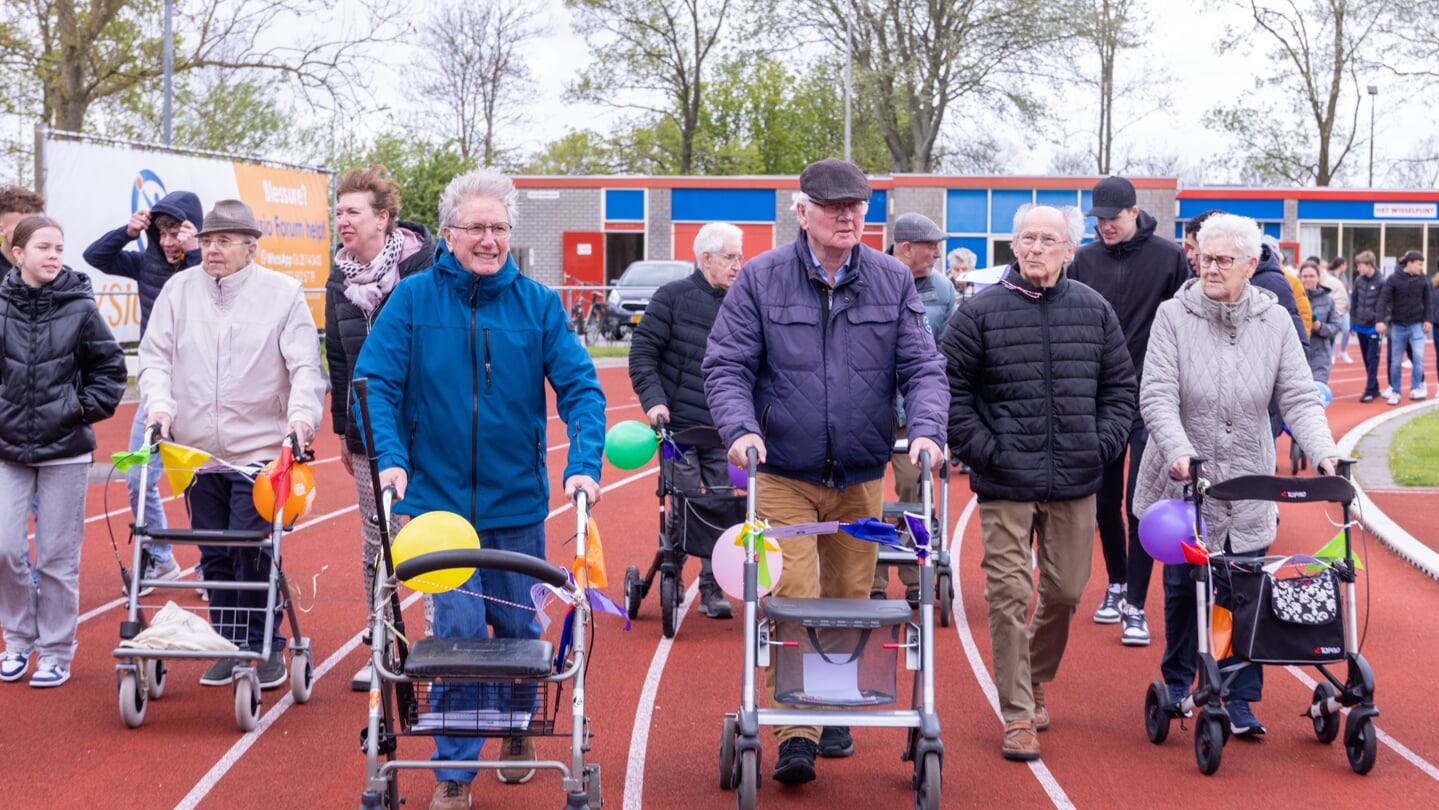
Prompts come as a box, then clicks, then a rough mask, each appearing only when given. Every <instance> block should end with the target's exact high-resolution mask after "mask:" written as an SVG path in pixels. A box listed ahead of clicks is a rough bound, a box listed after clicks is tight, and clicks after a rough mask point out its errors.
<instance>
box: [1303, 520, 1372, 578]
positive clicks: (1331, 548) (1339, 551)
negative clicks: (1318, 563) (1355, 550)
mask: <svg viewBox="0 0 1439 810" xmlns="http://www.w3.org/2000/svg"><path fill="white" fill-rule="evenodd" d="M1314 556H1315V557H1318V558H1319V559H1321V560H1342V559H1344V530H1343V529H1340V530H1339V533H1338V534H1336V535H1334V539H1333V540H1330V541H1329V542H1328V543H1325V544H1324V547H1323V548H1321V549H1319V550H1318V551H1316V552H1314ZM1354 570H1356V571H1363V570H1364V563H1363V561H1361V560H1360V559H1359V558H1358V557H1355V558H1354Z"/></svg>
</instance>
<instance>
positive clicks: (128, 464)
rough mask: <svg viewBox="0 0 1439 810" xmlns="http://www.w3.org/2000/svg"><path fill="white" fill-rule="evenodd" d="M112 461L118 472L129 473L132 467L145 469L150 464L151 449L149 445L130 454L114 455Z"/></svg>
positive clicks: (111, 456) (111, 457)
mask: <svg viewBox="0 0 1439 810" xmlns="http://www.w3.org/2000/svg"><path fill="white" fill-rule="evenodd" d="M110 461H111V462H112V463H114V465H115V469H116V470H118V471H120V472H129V471H130V469H131V468H132V467H143V466H144V465H146V464H149V463H150V448H149V446H148V445H147V446H145V447H141V448H140V449H139V450H132V451H130V452H128V453H112V454H111V455H110Z"/></svg>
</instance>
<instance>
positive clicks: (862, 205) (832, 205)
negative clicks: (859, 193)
mask: <svg viewBox="0 0 1439 810" xmlns="http://www.w3.org/2000/svg"><path fill="white" fill-rule="evenodd" d="M810 205H813V206H814V207H815V208H818V209H819V210H821V211H823V212H825V214H827V215H829V216H830V217H831V218H833V219H839V218H840V217H842V216H844V215H845V214H852V215H854V216H856V217H862V216H864V215H865V214H866V213H868V212H869V203H868V202H864V201H861V200H850V201H848V202H814V201H813V200H811V201H810Z"/></svg>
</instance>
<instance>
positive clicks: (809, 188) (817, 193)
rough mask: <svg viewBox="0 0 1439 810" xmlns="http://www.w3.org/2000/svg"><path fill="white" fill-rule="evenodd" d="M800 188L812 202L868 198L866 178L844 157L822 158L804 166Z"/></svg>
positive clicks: (868, 188)
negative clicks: (843, 158)
mask: <svg viewBox="0 0 1439 810" xmlns="http://www.w3.org/2000/svg"><path fill="white" fill-rule="evenodd" d="M799 190H800V191H802V192H804V193H805V194H806V195H807V196H808V197H809V198H810V199H811V200H813V201H815V202H834V201H836V200H863V201H864V202H869V196H870V187H869V179H868V178H866V177H865V176H864V172H862V171H860V169H859V167H858V166H856V165H854V164H853V163H850V162H849V161H847V160H840V159H839V158H825V159H824V160H819V161H815V162H814V163H811V164H809V165H808V166H806V167H804V171H802V172H800V175H799Z"/></svg>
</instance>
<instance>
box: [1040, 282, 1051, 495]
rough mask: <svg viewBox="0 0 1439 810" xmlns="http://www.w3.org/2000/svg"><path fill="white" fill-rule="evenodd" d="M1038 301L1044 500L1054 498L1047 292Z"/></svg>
mask: <svg viewBox="0 0 1439 810" xmlns="http://www.w3.org/2000/svg"><path fill="white" fill-rule="evenodd" d="M1045 293H1046V294H1045V295H1042V296H1040V299H1039V323H1040V329H1041V332H1042V334H1043V335H1044V379H1045V380H1046V381H1047V382H1046V384H1045V386H1044V401H1045V405H1046V412H1045V419H1044V432H1045V434H1046V446H1047V447H1049V453H1050V463H1048V464H1046V465H1044V466H1045V468H1046V469H1047V472H1048V478H1049V483H1048V486H1046V487H1045V500H1049V499H1050V498H1052V497H1053V496H1054V463H1053V462H1054V353H1053V351H1052V350H1051V349H1050V345H1049V295H1048V293H1049V291H1048V290H1046V291H1045Z"/></svg>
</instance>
